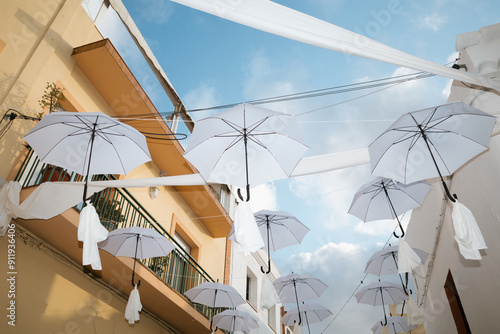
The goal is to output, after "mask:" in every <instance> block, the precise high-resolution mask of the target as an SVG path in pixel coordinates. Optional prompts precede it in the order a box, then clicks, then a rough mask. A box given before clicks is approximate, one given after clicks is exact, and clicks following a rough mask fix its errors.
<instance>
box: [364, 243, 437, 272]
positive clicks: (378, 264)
mask: <svg viewBox="0 0 500 334" xmlns="http://www.w3.org/2000/svg"><path fill="white" fill-rule="evenodd" d="M401 241H403V240H401V239H400V242H401ZM412 249H413V251H414V252H415V253H416V254H417V255H418V257H419V260H420V263H424V262H425V259H426V258H427V256H428V255H429V253H427V252H424V251H423V250H421V249H418V248H412ZM398 264H399V245H398V246H391V247H386V248H384V249H382V250H379V251H377V252H375V253H373V255H372V256H371V257H370V259H369V260H368V262H367V263H366V268H365V273H369V274H373V275H377V276H385V275H393V274H398V273H399V270H398V269H399V268H398Z"/></svg>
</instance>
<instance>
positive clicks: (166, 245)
mask: <svg viewBox="0 0 500 334" xmlns="http://www.w3.org/2000/svg"><path fill="white" fill-rule="evenodd" d="M99 248H101V249H102V250H105V251H106V252H108V253H111V254H113V255H114V256H124V257H132V258H134V269H133V270H132V286H135V283H134V274H135V262H136V261H135V259H147V258H150V257H159V256H167V255H168V254H169V253H170V252H171V251H172V250H173V249H174V245H173V244H172V243H171V242H170V241H168V240H167V238H165V237H164V236H163V235H161V234H160V233H158V232H156V231H155V230H153V229H150V228H143V227H137V226H132V227H127V228H119V229H116V230H113V231H111V232H109V234H108V238H107V239H106V240H104V241H103V242H101V243H100V244H99ZM140 282H141V281H140V280H139V281H138V283H137V285H139V284H140Z"/></svg>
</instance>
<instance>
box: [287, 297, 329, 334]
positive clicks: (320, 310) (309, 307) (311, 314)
mask: <svg viewBox="0 0 500 334" xmlns="http://www.w3.org/2000/svg"><path fill="white" fill-rule="evenodd" d="M300 315H301V318H302V319H305V320H306V323H307V328H308V330H309V333H311V330H310V329H309V324H311V323H315V322H321V321H323V320H325V319H326V318H328V317H329V316H331V315H333V313H332V312H331V311H330V310H329V309H327V308H326V307H324V306H323V305H321V304H315V303H311V304H302V305H301V308H300ZM298 321H299V309H298V308H297V307H294V308H292V309H290V310H289V311H287V312H286V314H285V315H284V316H283V318H281V323H282V324H284V325H285V326H293V325H294V324H296V323H297V322H298Z"/></svg>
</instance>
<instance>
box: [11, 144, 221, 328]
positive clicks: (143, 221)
mask: <svg viewBox="0 0 500 334" xmlns="http://www.w3.org/2000/svg"><path fill="white" fill-rule="evenodd" d="M92 179H93V180H109V179H115V177H114V176H113V175H95V176H94V177H93V178H92ZM82 180H83V178H82V176H81V175H79V174H76V173H74V172H68V171H66V170H64V169H62V168H60V167H56V166H52V165H49V164H45V163H43V162H41V161H40V159H39V158H38V157H37V155H36V154H34V152H33V150H31V149H30V151H29V153H28V154H27V156H26V159H25V160H24V162H23V164H22V166H21V168H20V169H19V171H18V173H17V175H16V181H18V182H20V183H21V185H22V186H23V187H28V186H36V185H39V184H41V183H42V182H46V181H82ZM92 202H93V204H94V206H95V208H96V211H97V213H98V214H99V218H100V220H101V224H102V225H103V226H104V227H106V228H107V229H108V230H110V231H111V230H114V229H117V228H124V227H130V226H139V227H145V228H152V229H154V230H156V231H157V232H158V233H160V234H162V235H163V236H165V237H166V238H167V239H168V240H169V241H170V242H172V243H173V244H174V245H175V246H176V247H175V249H174V250H173V251H172V252H171V253H170V254H169V255H168V256H166V257H156V258H149V259H145V260H141V262H142V263H143V264H144V265H145V266H146V267H148V268H149V269H150V270H151V271H152V272H153V273H155V274H156V276H157V277H158V278H159V279H161V280H162V281H163V282H165V283H166V284H167V285H168V286H169V287H171V288H172V289H174V290H175V291H177V292H179V293H180V294H181V295H182V296H184V292H185V291H187V290H189V289H191V288H193V287H195V286H198V285H200V284H201V283H204V282H213V281H214V280H213V279H212V278H211V277H210V275H208V274H207V272H206V271H205V270H203V268H202V267H201V266H200V265H199V264H198V263H197V262H196V261H195V260H194V259H193V258H192V257H191V255H190V254H188V253H187V252H186V251H184V250H183V249H182V247H181V246H180V245H179V244H178V243H177V241H175V240H174V238H172V236H171V235H170V234H169V233H168V232H167V231H166V230H165V229H164V228H163V227H162V226H161V225H160V224H158V223H157V221H156V220H155V219H154V218H153V216H151V214H150V213H149V212H147V211H146V209H144V207H143V206H142V205H141V204H140V203H139V202H138V201H137V200H136V199H135V198H134V197H133V196H132V195H131V194H130V193H129V192H128V191H127V190H126V189H119V188H106V189H105V190H103V191H101V192H99V193H96V194H94V196H93V198H92ZM82 206H83V202H82V203H80V204H78V205H77V206H76V207H75V209H77V210H81V208H82ZM186 300H188V299H187V298H186ZM193 307H194V308H196V309H198V310H199V311H201V312H202V313H203V315H205V317H207V318H208V319H210V318H211V317H212V316H213V315H215V314H217V313H219V312H220V311H221V309H211V308H210V307H207V306H204V305H200V304H193Z"/></svg>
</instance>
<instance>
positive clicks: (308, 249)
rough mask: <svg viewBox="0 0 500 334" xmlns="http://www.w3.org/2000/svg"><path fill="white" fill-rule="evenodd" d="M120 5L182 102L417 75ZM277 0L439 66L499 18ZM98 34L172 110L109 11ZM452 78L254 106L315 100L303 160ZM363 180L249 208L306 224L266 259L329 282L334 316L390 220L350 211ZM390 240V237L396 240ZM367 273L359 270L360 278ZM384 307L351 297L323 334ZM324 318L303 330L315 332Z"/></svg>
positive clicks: (354, 145)
mask: <svg viewBox="0 0 500 334" xmlns="http://www.w3.org/2000/svg"><path fill="white" fill-rule="evenodd" d="M228 1H229V0H228ZM123 2H124V4H125V6H126V7H127V9H128V11H129V13H130V14H131V16H132V18H133V19H134V21H135V23H136V24H137V26H138V27H139V29H140V31H141V32H142V34H143V36H144V37H145V39H146V40H147V42H148V44H149V45H150V47H151V49H152V50H153V52H154V54H155V56H156V58H157V59H158V61H159V62H160V64H161V66H162V67H163V69H164V71H165V73H166V74H167V76H168V77H169V79H170V81H171V82H172V84H173V86H174V87H175V89H176V91H177V92H178V94H179V96H180V97H181V99H182V100H183V101H184V104H185V105H186V107H187V108H188V109H197V108H204V107H211V106H216V105H222V104H227V103H236V102H243V101H248V100H253V99H259V98H266V97H273V96H279V95H283V94H291V93H297V92H303V91H308V90H314V89H321V88H327V87H333V86H340V85H346V84H352V83H358V82H364V81H369V80H374V79H379V78H387V77H394V76H398V75H403V74H408V73H413V72H415V71H413V70H408V69H404V68H399V67H396V66H393V65H389V64H384V63H380V62H376V61H372V60H368V59H364V58H358V57H354V56H347V55H344V54H341V53H336V52H333V51H329V50H324V49H320V48H317V47H314V46H310V45H306V44H302V43H300V42H296V41H292V40H288V39H285V38H282V37H279V36H274V35H271V34H268V33H265V32H261V31H257V30H255V29H252V28H249V27H245V26H241V25H239V24H236V23H232V22H229V21H225V20H223V19H221V18H218V17H215V16H212V15H209V14H205V13H202V12H199V11H196V10H194V9H191V8H188V7H184V6H182V5H179V4H176V3H173V2H170V1H146V0H139V1H137V0H134V1H132V0H123ZM277 2H279V3H281V4H283V5H285V6H288V7H291V8H293V9H296V10H299V11H302V12H304V13H307V14H309V15H312V16H315V17H317V18H320V19H323V20H325V21H328V22H331V23H333V24H336V25H338V26H340V27H342V28H345V29H349V30H352V31H355V32H358V33H362V34H364V35H366V36H368V37H370V38H373V39H375V40H377V41H380V42H382V43H385V44H387V45H389V46H392V47H394V48H397V49H400V50H402V51H405V52H407V53H410V54H413V55H416V56H419V57H422V58H424V59H427V60H431V61H434V62H436V63H439V64H447V63H449V62H450V61H453V60H454V59H455V57H456V52H455V37H456V35H457V34H460V33H465V32H470V31H476V30H478V29H479V28H481V27H483V26H485V25H490V24H494V23H498V18H499V17H500V5H499V4H498V1H495V0H491V1H482V0H476V1H468V0H457V1H451V0H450V1H448V0H438V1H427V0H423V1H394V0H390V1H362V2H361V1H343V0H300V1H297V0H290V1H277ZM84 6H85V1H84ZM89 6H90V5H89ZM389 8H392V9H395V10H393V11H392V12H390V11H389ZM387 13H390V15H387ZM101 30H102V31H103V34H104V35H105V37H111V38H112V41H113V43H114V44H115V46H116V47H117V48H118V49H119V51H120V53H121V54H122V56H123V57H124V58H125V60H126V62H127V63H128V64H129V66H130V67H131V68H132V70H133V72H134V74H135V75H136V77H137V78H138V80H139V81H140V82H141V84H142V85H143V86H144V87H145V88H146V90H147V92H148V94H149V96H150V97H151V98H152V99H153V101H154V102H155V104H156V105H157V107H158V109H159V110H160V111H163V112H168V111H172V106H171V104H170V103H169V102H168V101H167V100H166V96H165V94H164V93H162V90H161V87H160V86H159V84H158V83H157V82H156V81H155V80H154V79H153V76H152V74H151V73H150V71H149V70H148V68H147V65H146V64H145V63H144V62H142V61H141V57H140V55H138V54H137V52H136V50H135V49H134V48H133V47H131V45H130V40H128V39H127V38H126V36H125V34H124V33H123V31H122V29H121V28H120V27H119V24H118V23H117V20H116V17H115V18H114V17H113V15H112V14H111V13H108V19H107V20H106V26H102V27H101ZM450 83H451V81H450V80H448V79H445V78H439V77H433V78H427V79H422V80H418V81H413V82H409V83H405V84H401V85H398V86H395V87H391V88H388V89H384V90H382V91H380V92H374V91H373V90H372V91H370V90H363V91H358V92H353V93H346V94H339V95H331V96H326V97H321V98H311V99H304V100H294V101H289V102H284V103H275V104H268V105H262V106H263V107H266V108H269V109H273V110H278V111H284V112H289V113H292V114H298V113H302V112H307V111H312V110H315V109H318V108H323V109H321V110H320V111H316V112H311V113H308V114H307V115H304V116H299V117H297V121H298V122H299V124H300V126H301V128H302V131H303V132H304V135H305V138H306V142H307V144H308V145H309V146H310V147H311V149H310V151H309V152H308V153H307V154H306V155H308V156H312V155H318V154H326V153H335V152H343V151H349V150H353V149H360V148H365V147H367V146H368V145H369V144H370V143H371V141H373V140H374V139H375V138H376V137H377V136H378V135H379V134H380V133H381V132H382V131H383V130H384V129H385V128H386V127H388V126H389V125H390V123H391V120H395V119H396V118H397V117H398V116H399V115H401V114H403V113H405V112H409V111H413V110H418V109H422V108H426V107H432V106H435V105H438V104H441V103H444V102H446V98H447V94H448V89H449V85H450ZM370 92H373V94H371V95H368V96H365V97H360V96H362V95H365V94H367V93H370ZM349 100H352V101H350V102H345V101H349ZM332 105H335V106H332ZM328 106H332V107H328ZM208 114H209V113H208V112H196V113H193V114H192V116H193V118H194V119H199V118H202V117H205V116H207V115H208ZM186 144H187V142H186V143H183V145H186ZM370 179H372V176H371V175H370V169H369V167H368V166H360V167H356V168H351V169H346V170H341V171H334V172H328V173H323V174H318V175H314V176H304V177H298V178H294V179H290V180H278V181H275V182H274V183H272V184H267V185H264V186H260V187H258V188H257V189H255V190H254V192H253V193H252V196H253V200H252V203H251V204H252V207H253V208H254V210H258V209H263V208H266V209H277V210H283V211H288V212H290V213H291V214H293V215H295V216H297V217H298V218H299V219H300V220H301V221H302V222H303V223H304V224H306V225H307V226H308V227H309V228H310V229H311V232H310V233H309V234H308V235H307V236H306V237H305V239H304V241H303V243H302V244H301V245H299V246H294V247H290V248H286V249H283V250H280V251H277V252H275V253H273V254H272V257H273V259H274V261H275V262H276V263H277V265H278V267H279V268H280V270H281V271H282V273H283V274H288V273H289V272H290V271H292V270H294V271H295V272H307V273H310V274H312V275H315V276H317V277H319V278H321V279H322V280H323V281H324V282H325V283H327V284H328V285H329V289H328V290H327V291H326V292H325V294H324V297H323V298H321V300H318V302H320V303H322V304H323V305H325V306H327V307H328V308H329V309H330V310H331V311H332V312H333V313H334V314H337V312H338V311H339V309H340V308H341V307H342V305H343V304H344V303H345V302H346V300H347V299H348V298H349V297H350V296H351V294H352V293H353V291H354V289H355V288H356V287H357V286H358V284H359V281H360V280H361V279H362V278H363V277H364V273H363V270H364V267H365V263H366V261H367V259H368V258H369V257H370V256H371V254H372V253H373V252H375V251H377V250H379V249H380V248H381V247H382V246H383V245H384V244H385V243H386V242H387V240H388V239H389V236H390V234H391V232H392V230H393V228H394V227H395V222H392V221H390V222H387V221H385V222H370V223H362V222H360V221H359V219H357V218H355V217H353V216H350V215H348V214H347V210H348V209H349V205H350V202H351V199H352V197H353V195H354V192H355V191H356V190H357V189H358V188H359V187H360V186H361V185H363V184H364V183H365V182H368V181H369V180H370ZM405 218H406V219H407V218H408V215H407V217H405ZM390 242H392V243H393V244H396V243H397V242H396V240H395V239H394V238H393V239H391V240H390ZM376 279H377V278H376V277H370V276H368V277H367V279H366V281H367V282H370V281H374V280H376ZM382 314H383V313H382V309H381V308H380V307H377V308H375V307H373V306H367V305H361V304H357V303H356V302H355V300H351V301H350V302H349V304H348V305H347V306H346V307H345V309H344V310H343V311H342V313H341V314H340V315H339V316H338V318H337V319H336V320H335V322H334V323H333V324H332V325H331V326H329V327H328V329H327V330H326V331H325V332H324V333H371V331H370V328H371V327H372V325H373V324H374V323H375V322H376V321H377V320H379V318H380V317H381V316H382ZM330 321H331V318H329V319H327V320H325V321H324V322H323V323H321V324H318V325H313V326H311V330H312V331H313V332H314V333H320V332H321V331H322V330H323V329H324V328H325V327H326V326H327V325H328V323H329V322H330Z"/></svg>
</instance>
